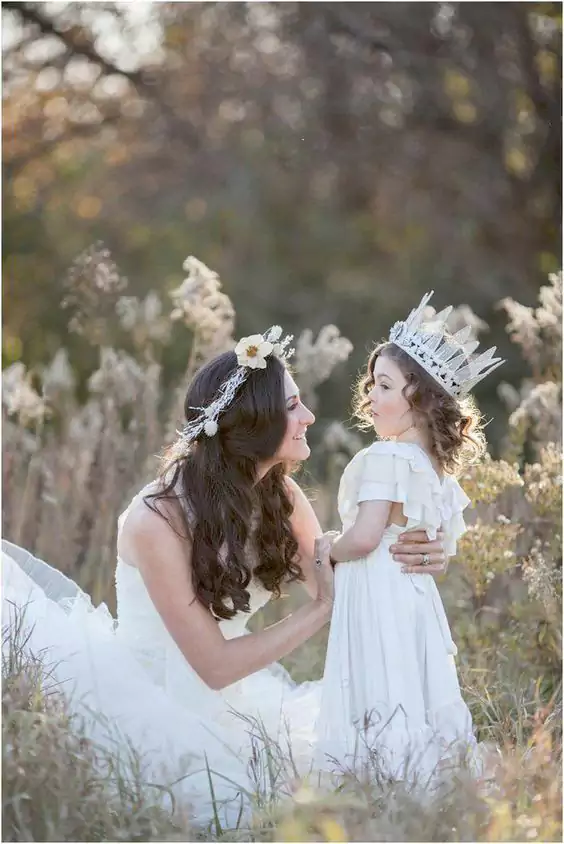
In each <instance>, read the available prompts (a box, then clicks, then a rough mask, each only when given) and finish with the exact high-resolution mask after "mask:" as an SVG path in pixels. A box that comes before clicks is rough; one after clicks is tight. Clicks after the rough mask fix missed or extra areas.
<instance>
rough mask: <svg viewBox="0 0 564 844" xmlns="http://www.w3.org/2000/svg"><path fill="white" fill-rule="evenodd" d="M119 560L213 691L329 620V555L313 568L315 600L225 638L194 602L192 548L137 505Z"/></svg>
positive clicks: (130, 516) (271, 659)
mask: <svg viewBox="0 0 564 844" xmlns="http://www.w3.org/2000/svg"><path fill="white" fill-rule="evenodd" d="M119 546H120V551H119V553H120V556H121V557H122V559H124V561H125V560H128V561H130V562H131V564H133V565H135V566H136V567H137V568H138V569H139V572H140V573H141V576H142V578H143V581H144V583H145V586H146V587H147V591H148V593H149V595H150V598H151V600H152V601H153V603H154V605H155V607H156V609H157V612H158V613H159V615H160V616H161V618H162V620H163V622H164V624H165V626H166V628H167V630H168V632H169V633H170V635H171V636H172V638H173V639H174V641H175V642H176V644H177V645H178V647H179V649H180V650H181V652H182V653H183V655H184V657H185V658H186V660H187V662H188V663H189V664H190V665H191V666H192V668H193V669H194V670H195V671H196V673H197V674H198V675H199V676H200V677H201V679H202V680H203V681H204V682H205V683H206V684H207V685H208V686H210V687H211V688H212V689H222V688H224V687H225V686H229V685H231V683H235V682H236V681H237V680H240V679H241V678H243V677H246V676H247V675H249V674H252V673H254V672H255V671H258V670H259V669H261V668H265V667H266V666H267V665H270V663H272V662H275V661H276V660H278V659H281V658H282V657H284V656H286V655H287V654H289V653H290V652H291V651H293V650H294V649H295V648H296V647H297V646H298V645H301V644H302V643H303V642H305V641H307V639H309V638H310V637H311V636H313V634H314V633H317V631H318V630H320V629H321V628H322V627H323V626H324V625H325V624H326V623H327V622H328V621H329V618H330V615H331V608H332V602H333V571H332V569H331V565H330V563H329V558H328V554H327V555H326V558H325V559H324V560H323V564H322V566H321V567H319V568H316V570H315V572H316V585H315V593H316V599H315V600H314V601H310V602H308V604H307V605H306V606H303V607H300V609H298V610H296V612H295V613H293V614H292V615H290V616H288V617H287V618H285V619H283V620H282V621H280V622H278V623H277V624H275V625H273V626H272V627H269V628H267V629H266V630H263V631H261V632H259V633H252V634H249V635H248V636H241V637H237V638H235V639H230V640H226V639H225V638H224V637H223V635H222V633H221V630H220V628H219V626H218V624H217V621H216V620H215V619H214V618H213V616H212V614H211V612H210V611H209V610H207V609H206V608H205V607H203V606H202V604H201V603H200V602H199V601H198V599H197V598H196V594H195V591H194V587H193V584H192V577H191V544H190V542H189V541H187V540H183V539H181V538H180V537H179V536H177V535H176V533H175V532H174V531H173V530H172V528H171V527H170V525H169V524H168V523H167V522H166V521H165V520H164V519H163V518H161V517H160V516H159V515H157V514H156V513H154V512H152V511H151V510H149V508H148V507H147V506H146V505H145V504H144V503H143V502H142V501H140V502H139V503H138V505H137V506H135V507H134V508H133V509H132V510H131V512H130V513H129V514H128V516H127V518H126V521H125V524H124V525H123V528H122V531H121V534H120V541H119Z"/></svg>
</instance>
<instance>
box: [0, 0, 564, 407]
mask: <svg viewBox="0 0 564 844" xmlns="http://www.w3.org/2000/svg"><path fill="white" fill-rule="evenodd" d="M3 14H4V18H5V32H6V31H7V33H8V36H7V37H5V41H6V42H7V43H6V45H5V52H4V75H5V88H4V90H5V102H4V109H5V112H4V114H5V121H4V150H5V162H4V173H5V200H4V214H5V234H6V235H7V236H6V237H5V242H4V256H3V260H4V279H5V302H6V309H5V314H6V317H5V319H6V334H5V336H6V338H7V346H8V347H7V348H6V347H5V354H6V355H7V356H8V357H9V358H12V359H13V358H14V357H18V356H23V357H24V359H26V362H28V363H33V362H35V360H41V359H43V360H44V359H45V358H46V357H47V356H48V355H52V354H53V352H54V351H55V349H56V348H57V347H58V346H59V345H61V342H62V338H63V337H64V334H65V331H64V317H61V315H60V313H59V311H58V302H59V299H60V295H61V281H60V278H61V277H62V274H63V270H64V268H66V266H68V264H70V262H71V260H72V259H73V258H74V257H75V255H76V254H77V253H78V252H79V251H81V250H82V249H84V248H85V247H87V246H88V245H89V244H90V243H91V242H92V241H94V240H96V239H98V238H102V239H103V240H104V241H105V242H106V243H107V244H108V245H109V246H110V248H111V249H112V252H113V253H114V254H115V255H116V258H117V259H118V260H119V261H120V264H121V265H122V266H123V267H124V269H125V271H126V272H127V274H128V276H129V277H130V285H131V290H132V292H134V293H136V294H138V295H144V294H145V293H147V292H148V290H149V289H151V288H157V289H159V290H160V291H163V290H166V289H167V288H168V289H170V288H171V287H172V286H173V285H174V284H176V283H178V281H179V280H180V279H179V277H178V275H177V270H176V268H177V267H178V266H180V264H181V262H182V260H183V258H184V257H185V255H186V254H188V253H189V252H192V253H194V254H197V255H198V256H200V257H201V258H202V260H204V261H205V262H207V263H209V264H211V265H213V266H215V267H217V268H218V270H219V272H220V273H221V274H222V277H223V278H224V279H225V284H226V287H227V289H228V290H229V294H230V296H231V298H232V299H233V300H234V302H235V305H236V307H237V309H238V313H239V314H240V325H239V326H238V332H240V331H243V332H245V331H247V330H251V329H254V328H256V326H257V325H262V324H263V323H264V324H266V323H267V322H272V321H276V322H282V323H285V324H287V325H289V326H291V328H292V329H294V330H296V331H297V330H299V329H301V328H303V327H305V326H311V327H312V328H313V329H314V330H315V329H318V328H319V327H321V325H323V324H325V323H327V322H336V323H337V324H338V325H339V327H340V328H341V330H342V331H343V333H345V334H346V335H348V336H351V337H352V339H353V340H354V341H355V346H356V352H355V355H353V356H352V358H351V361H350V366H349V369H348V371H347V372H346V373H344V374H343V376H342V377H341V379H340V380H339V378H337V380H336V381H335V382H334V383H332V385H331V388H329V387H327V389H326V391H325V392H323V391H322V393H321V400H322V403H321V406H322V408H323V409H324V412H326V413H327V416H335V415H338V416H341V417H342V416H344V415H345V414H346V408H347V405H348V400H349V384H350V380H351V377H352V376H353V375H354V374H355V371H356V370H357V369H358V367H359V366H360V365H361V364H362V363H363V360H364V357H365V354H366V351H367V349H368V347H369V346H370V345H371V343H373V342H374V341H375V340H377V339H378V338H379V337H380V336H381V335H382V334H383V333H384V331H385V330H386V328H387V326H388V325H389V323H390V322H391V321H393V320H395V319H397V318H398V317H401V316H402V315H403V314H404V312H405V311H406V309H408V308H409V307H411V306H412V304H413V302H414V300H415V299H416V298H417V297H418V296H419V295H420V294H421V292H422V291H423V290H424V289H425V288H429V287H433V288H434V289H435V290H437V293H438V298H439V300H440V301H443V300H447V299H450V298H456V303H460V302H466V303H468V304H470V305H471V306H472V307H473V309H474V310H475V311H476V312H477V313H478V314H479V315H480V316H482V317H484V318H485V319H486V320H487V321H488V322H489V323H490V325H491V327H492V331H493V332H494V333H495V335H496V336H495V341H497V340H498V336H497V335H498V332H501V331H502V326H503V321H502V317H501V315H500V314H497V313H496V312H495V311H494V303H495V302H496V301H498V300H499V299H500V298H502V297H503V296H507V295H511V296H515V297H516V298H518V299H519V300H521V301H524V302H525V303H528V302H532V301H533V300H534V299H535V298H536V293H537V290H538V287H539V285H540V283H541V280H542V279H543V278H544V276H545V274H546V272H547V271H549V270H552V269H555V268H556V267H557V265H558V262H559V256H560V207H561V189H560V186H561V74H560V67H561V30H562V20H561V6H560V4H557V3H488V4H483V3H481V4H479V6H478V4H477V3H473V2H470V3H458V4H457V3H452V4H451V3H423V2H420V3H152V4H140V5H136V4H120V3H107V2H104V3H96V4H94V3H48V4H45V3H10V2H7V3H4V4H3ZM453 294H454V296H453ZM243 302H244V308H243V307H241V304H242V303H243ZM37 325H40V326H41V327H42V329H43V331H42V332H41V334H38V332H37V330H36V326H37ZM501 345H502V348H503V351H504V352H505V353H506V354H509V356H510V361H511V366H510V367H508V371H507V372H506V374H505V377H506V378H507V379H508V380H515V381H517V380H519V374H520V368H521V366H522V364H521V362H520V361H519V359H518V358H517V356H516V355H515V354H514V352H513V351H512V349H511V346H510V345H509V343H508V342H505V344H504V339H503V338H502V341H501ZM185 353H186V350H185V349H184V348H183V347H182V345H175V344H172V346H171V349H170V359H169V360H168V361H167V366H169V367H171V368H172V369H173V370H175V371H179V370H181V369H182V368H183V365H184V361H183V356H184V355H185ZM85 354H86V353H85ZM74 357H75V359H76V357H77V354H76V351H75V353H74ZM85 362H86V363H85V365H86V366H88V365H90V362H89V359H88V357H87V356H86V357H85ZM494 389H495V384H492V385H485V386H484V388H483V390H484V391H485V392H482V393H481V394H480V400H481V401H482V404H483V406H484V408H485V409H486V411H487V412H488V413H490V412H492V411H494V412H498V411H499V405H497V404H496V398H495V393H494Z"/></svg>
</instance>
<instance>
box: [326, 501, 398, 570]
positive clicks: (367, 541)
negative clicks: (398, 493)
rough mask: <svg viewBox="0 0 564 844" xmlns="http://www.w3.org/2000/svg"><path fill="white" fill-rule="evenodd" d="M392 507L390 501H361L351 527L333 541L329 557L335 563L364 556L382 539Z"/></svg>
mask: <svg viewBox="0 0 564 844" xmlns="http://www.w3.org/2000/svg"><path fill="white" fill-rule="evenodd" d="M391 509H392V502H391V501H363V502H362V503H361V504H359V505H358V515H357V517H356V520H355V523H354V525H353V526H352V527H350V528H349V529H348V530H346V531H345V532H344V533H343V535H342V536H341V537H340V539H337V540H336V541H335V542H334V543H333V547H332V548H331V559H332V560H334V562H336V563H344V562H346V561H347V560H358V559H359V558H360V557H366V556H367V555H368V554H370V553H371V552H372V551H374V549H375V548H377V547H378V545H379V544H380V542H381V541H382V536H383V534H384V530H385V529H386V525H387V524H388V520H389V518H390V511H391Z"/></svg>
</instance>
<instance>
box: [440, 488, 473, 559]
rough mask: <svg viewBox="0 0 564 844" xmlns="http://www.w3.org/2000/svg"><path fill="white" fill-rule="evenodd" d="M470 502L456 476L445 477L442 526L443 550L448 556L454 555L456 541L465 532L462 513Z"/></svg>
mask: <svg viewBox="0 0 564 844" xmlns="http://www.w3.org/2000/svg"><path fill="white" fill-rule="evenodd" d="M470 503H471V501H470V499H469V498H468V496H467V495H466V493H465V492H464V490H463V489H462V487H461V486H460V484H459V483H458V481H457V480H456V478H453V477H449V478H447V479H446V481H445V489H444V494H443V508H442V513H443V523H442V526H443V530H444V532H445V551H446V554H447V556H448V557H454V556H455V554H456V545H457V542H458V540H459V539H460V537H461V536H462V535H463V534H464V533H466V523H465V521H464V518H463V515H462V514H463V512H464V510H465V509H466V508H467V507H468V505H469V504H470Z"/></svg>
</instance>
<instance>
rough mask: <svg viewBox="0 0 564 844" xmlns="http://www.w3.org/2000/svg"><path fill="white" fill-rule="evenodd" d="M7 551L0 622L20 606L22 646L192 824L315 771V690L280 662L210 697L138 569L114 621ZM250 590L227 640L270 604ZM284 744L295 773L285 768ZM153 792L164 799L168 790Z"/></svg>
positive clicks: (230, 819) (254, 586) (17, 552)
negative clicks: (186, 808)
mask: <svg viewBox="0 0 564 844" xmlns="http://www.w3.org/2000/svg"><path fill="white" fill-rule="evenodd" d="M148 491H151V485H150V486H149V487H146V488H145V489H144V490H142V491H141V492H140V493H139V494H138V495H137V496H135V498H134V499H133V501H132V502H131V504H130V505H129V507H128V508H127V510H126V511H125V512H124V513H123V514H122V515H121V516H120V519H119V527H120V529H121V527H122V525H123V522H124V520H125V518H127V514H128V512H129V510H130V509H131V507H132V506H133V504H134V503H135V502H136V501H137V500H138V498H139V497H140V496H141V495H144V494H146V493H147V492H148ZM2 547H3V553H2V562H3V571H2V581H3V626H4V627H5V626H6V625H9V624H10V623H12V624H14V623H15V622H17V618H18V615H19V614H20V613H21V611H22V608H24V607H25V609H24V618H25V626H26V629H27V630H28V631H29V639H28V641H27V644H26V647H27V649H28V650H29V651H30V652H32V653H35V654H36V655H40V654H44V657H45V660H46V663H47V664H48V665H50V666H52V676H53V677H54V679H55V680H56V682H58V683H59V684H60V688H61V690H62V691H64V692H65V693H66V696H67V697H68V699H69V701H70V706H71V711H72V712H73V713H77V714H78V715H79V716H80V717H81V718H82V719H83V722H84V725H85V728H86V732H87V734H88V735H89V736H90V737H91V738H92V739H93V740H94V741H96V742H97V743H99V744H100V745H101V746H103V747H105V748H110V749H120V751H121V753H122V757H123V760H124V763H125V764H126V763H127V756H128V747H129V746H131V747H132V748H134V749H136V750H137V751H139V752H141V753H142V763H143V779H144V780H145V781H146V782H148V783H153V784H158V785H164V786H167V787H172V792H173V794H174V796H175V798H181V799H182V800H183V801H184V804H186V803H188V804H189V805H190V807H191V816H192V818H194V820H195V821H196V822H198V823H202V824H207V823H209V822H210V820H211V819H212V817H213V816H214V812H215V811H217V812H218V815H219V817H220V820H221V821H222V823H224V824H227V825H234V824H235V823H236V822H237V820H238V819H239V818H240V817H241V816H242V817H243V818H245V817H247V815H248V812H249V811H250V806H251V804H252V795H260V793H261V792H262V793H263V794H267V793H268V792H269V791H271V790H274V791H275V792H276V793H278V795H280V794H281V793H283V792H284V789H285V788H286V787H288V785H290V784H291V780H292V778H295V775H296V772H299V773H301V774H304V773H307V772H308V771H309V769H310V766H311V761H312V743H313V730H314V722H315V717H316V714H317V711H318V700H319V683H314V682H312V683H303V684H301V685H296V684H295V683H294V682H293V681H292V680H291V678H290V676H289V675H288V673H287V672H286V671H285V670H284V669H283V668H282V666H280V665H277V664H274V665H272V666H271V667H269V668H268V669H264V670H262V671H258V672H256V673H255V674H252V675H251V676H249V677H246V678H244V679H243V680H241V681H239V682H237V683H234V684H233V685H231V686H229V687H227V688H226V689H223V690H221V691H214V690H212V689H210V688H209V687H208V686H206V684H205V683H204V682H203V681H202V680H201V679H200V678H199V676H198V675H197V674H196V672H195V671H194V670H193V669H192V668H191V666H190V665H189V664H188V663H187V662H186V660H185V659H184V657H183V656H182V653H181V652H180V650H179V649H178V647H177V646H176V644H175V642H174V641H173V639H172V637H171V636H170V634H169V633H168V631H167V630H166V628H165V626H164V623H163V621H162V619H161V617H160V616H159V614H158V612H157V611H156V609H155V607H154V605H153V603H152V601H151V599H150V597H149V594H148V592H147V590H146V588H145V584H144V582H143V579H142V577H141V575H140V573H139V571H138V570H137V569H136V568H135V567H133V566H132V565H130V564H129V563H127V562H125V561H124V560H123V559H121V558H119V557H118V560H117V566H116V574H115V582H116V593H117V621H114V619H113V618H112V616H111V614H110V613H109V611H108V610H107V608H106V606H105V605H103V604H102V605H100V606H99V607H97V608H94V607H93V605H92V602H91V600H90V598H89V596H88V595H86V594H85V593H84V592H82V590H80V589H79V587H78V586H77V585H76V584H75V583H74V582H73V581H72V580H70V579H69V578H67V577H65V576H64V575H63V574H61V573H60V572H58V571H57V570H55V569H54V568H52V567H51V566H49V565H47V564H46V563H45V562H43V561H41V560H38V559H37V558H36V557H33V556H32V555H31V554H29V553H28V552H27V551H25V550H24V549H23V548H19V547H18V546H15V545H12V544H11V543H9V542H6V541H4V542H3V543H2ZM249 553H251V552H250V551H249ZM249 592H250V608H251V609H250V612H249V613H238V614H237V615H236V616H235V617H234V618H233V619H230V620H228V621H221V622H220V628H221V631H222V633H223V635H224V636H225V637H226V638H228V639H231V638H234V637H236V636H243V635H245V634H246V633H247V631H246V625H247V622H248V621H249V619H250V618H251V617H252V615H253V614H254V613H256V612H257V611H258V610H260V609H261V607H263V606H264V605H265V604H266V603H267V601H268V600H269V599H270V598H271V593H270V592H268V591H267V590H266V589H264V588H263V586H262V585H261V584H260V583H259V582H258V581H254V580H253V581H252V582H251V584H250V586H249ZM4 647H7V644H6V643H5V644H4ZM265 734H267V735H268V745H269V751H268V753H269V754H270V756H271V758H270V764H269V761H268V759H267V751H266V749H265V742H264V736H265ZM289 743H290V745H291V753H292V759H293V763H294V764H295V765H296V769H294V768H293V765H289V766H288V765H287V764H286V765H282V764H281V760H282V758H283V757H286V758H287V757H288V755H289V754H288V744H289ZM276 745H278V746H279V747H280V754H278V753H277V751H276ZM210 779H211V788H210ZM212 790H213V797H212ZM155 794H161V795H162V796H163V799H165V800H166V792H163V790H162V789H158V791H156V792H155Z"/></svg>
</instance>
